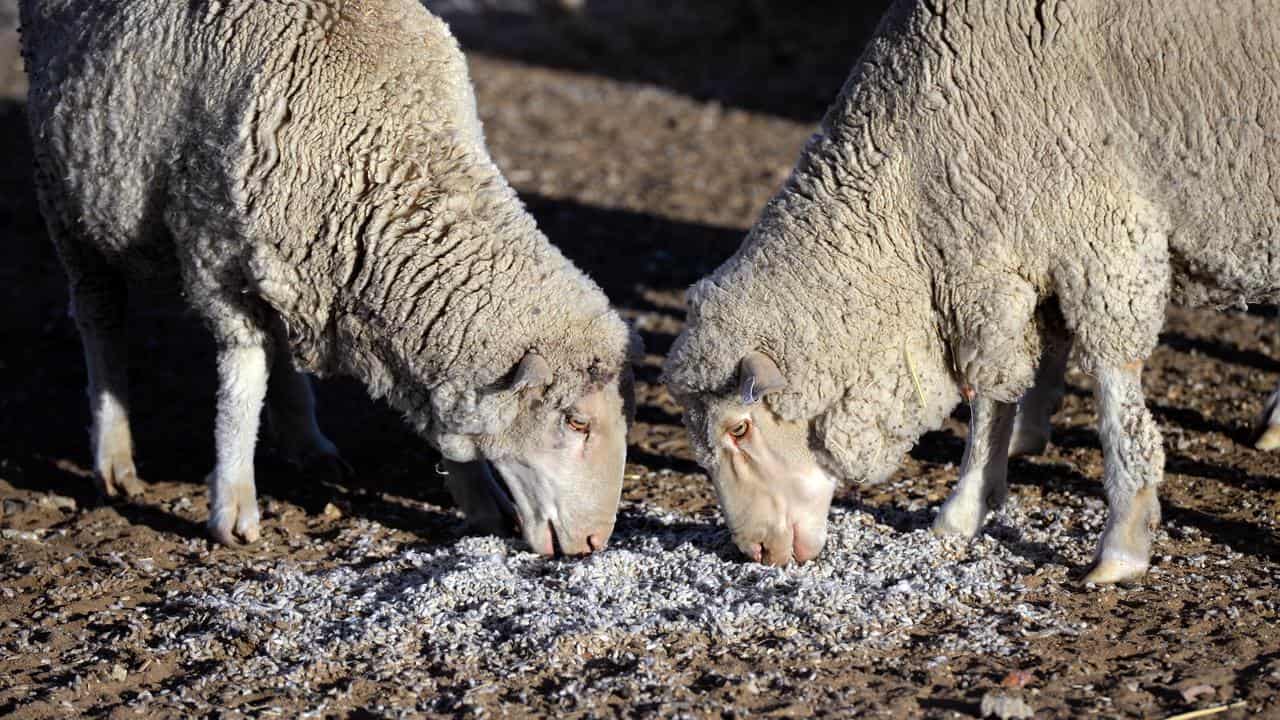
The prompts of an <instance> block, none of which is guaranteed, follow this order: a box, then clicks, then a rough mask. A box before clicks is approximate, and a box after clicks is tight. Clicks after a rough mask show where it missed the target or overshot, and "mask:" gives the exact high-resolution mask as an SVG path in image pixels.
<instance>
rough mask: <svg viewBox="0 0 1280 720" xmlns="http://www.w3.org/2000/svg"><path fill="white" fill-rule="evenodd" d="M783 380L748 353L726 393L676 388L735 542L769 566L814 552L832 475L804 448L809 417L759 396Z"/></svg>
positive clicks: (821, 536) (822, 533) (769, 363)
mask: <svg viewBox="0 0 1280 720" xmlns="http://www.w3.org/2000/svg"><path fill="white" fill-rule="evenodd" d="M786 385H787V381H786V378H784V377H783V375H782V372H781V371H780V370H779V369H778V366H777V365H776V364H775V363H774V362H773V360H771V359H770V358H769V357H768V356H766V355H764V354H762V353H759V352H751V353H748V354H746V355H745V356H744V357H743V358H742V359H741V361H740V362H739V363H738V373H737V378H736V382H735V383H734V384H733V386H732V387H731V388H730V389H729V390H728V391H726V392H723V393H705V392H701V393H689V394H684V393H677V394H678V395H680V399H681V401H682V403H683V404H684V406H685V414H684V418H685V425H686V426H687V427H688V429H689V434H690V437H691V440H692V442H693V445H694V449H695V451H696V453H697V455H698V458H699V460H700V462H701V463H702V465H703V466H704V467H705V468H706V469H707V472H708V473H709V474H710V475H711V482H712V484H713V485H714V486H715V489H716V494H717V495H718V496H719V498H720V506H721V508H722V509H723V511H724V515H725V521H726V522H727V523H728V525H729V529H730V531H731V532H732V533H733V539H734V542H735V543H736V544H737V545H738V547H739V548H740V549H741V550H742V552H744V553H745V554H747V555H748V556H749V557H751V558H752V559H754V560H756V561H758V562H766V563H770V564H773V565H785V564H787V563H789V562H791V561H792V560H795V561H796V562H806V561H808V560H811V559H813V558H814V557H816V556H817V555H818V553H819V552H820V551H821V550H822V546H823V545H824V544H825V543H826V538H827V511H828V509H830V507H831V496H832V494H833V493H834V492H835V480H834V478H833V477H832V476H831V474H829V473H828V472H827V471H826V470H825V469H824V468H823V467H822V466H821V465H820V464H819V462H818V459H817V457H816V456H815V454H814V452H813V450H811V449H810V442H809V438H810V425H811V423H809V422H798V421H793V420H785V419H783V418H781V417H780V416H779V415H778V414H777V413H775V412H774V411H773V410H772V409H770V408H769V406H768V404H767V403H765V402H764V399H765V397H766V396H768V395H770V394H771V393H774V392H778V391H781V390H783V389H784V388H785V387H786Z"/></svg>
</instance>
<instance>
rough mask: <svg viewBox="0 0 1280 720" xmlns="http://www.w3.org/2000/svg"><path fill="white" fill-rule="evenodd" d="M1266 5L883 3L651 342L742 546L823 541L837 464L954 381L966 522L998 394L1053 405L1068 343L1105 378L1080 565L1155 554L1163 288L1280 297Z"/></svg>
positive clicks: (1097, 572) (957, 528) (987, 477)
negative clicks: (706, 269)
mask: <svg viewBox="0 0 1280 720" xmlns="http://www.w3.org/2000/svg"><path fill="white" fill-rule="evenodd" d="M1264 5H1265V6H1266V8H1268V9H1259V8H1255V6H1254V5H1248V4H1232V3H1225V4H1218V3H1201V2H1199V0H1176V1H1175V2H1172V3H1170V2H1156V1H1155V0H1140V1H1138V2H1131V3H1119V2H1102V1H1100V0H1099V1H1095V2H1082V3H1066V2H1053V1H1052V0H1050V1H1049V2H1045V1H1044V0H1038V1H1037V2H1032V1H1031V0H1018V1H1014V2H1009V1H1007V0H999V1H996V0H978V1H976V2H963V3H962V2H952V1H949V0H937V1H933V2H925V1H923V0H900V1H899V2H897V3H896V4H895V5H894V6H893V7H892V8H891V9H890V11H889V12H888V14H887V15H886V17H885V18H884V20H883V21H882V22H881V25H880V28H879V30H878V35H877V37H876V39H875V40H873V42H872V43H871V45H870V46H869V47H868V49H867V51H866V53H865V55H864V56H863V57H862V59H861V60H860V61H859V62H858V63H857V65H856V66H855V67H854V69H853V71H852V73H851V75H850V77H849V79H848V81H847V82H846V84H845V87H844V89H843V91H842V92H841V95H840V97H839V99H838V100H837V101H836V103H835V104H834V106H833V107H832V108H831V109H830V110H829V111H828V113H827V115H826V117H825V118H824V120H823V122H822V124H821V127H820V129H819V130H818V132H817V133H816V134H815V135H814V136H813V137H812V138H811V139H810V140H809V142H808V144H807V145H806V147H805V149H804V151H803V153H802V154H801V157H800V160H799V163H798V164H797V166H796V168H795V170H794V171H793V173H792V175H791V177H790V178H789V179H788V180H787V182H786V183H785V186H784V187H783V188H782V189H781V190H780V191H779V193H778V194H777V195H776V196H775V197H774V198H773V199H772V200H771V201H770V203H769V204H768V206H767V207H766V208H765V210H764V212H763V214H762V216H761V217H760V219H759V221H758V222H757V223H756V224H755V226H754V227H753V228H752V229H751V231H750V233H749V234H748V236H747V238H746V239H745V240H744V242H743V244H742V246H741V247H740V248H739V249H738V251H737V253H736V254H735V255H734V256H733V257H731V258H730V259H729V260H727V261H726V262H725V263H724V264H723V265H722V266H720V267H719V268H718V269H717V270H716V271H715V272H714V273H713V274H712V275H711V276H709V277H707V278H705V279H703V280H702V281H700V282H699V283H697V284H696V285H695V286H694V287H693V288H692V289H691V290H690V292H689V306H690V307H689V314H688V327H687V329H686V330H685V332H684V333H683V334H682V335H681V336H680V337H679V338H678V339H677V341H676V343H675V345H674V346H673V349H672V352H671V354H670V356H669V358H668V361H667V365H666V368H665V373H664V374H665V378H666V382H667V383H668V385H669V386H670V389H671V390H672V392H673V394H674V395H675V396H676V398H677V399H679V400H680V401H681V402H682V404H683V405H684V407H685V422H686V424H687V426H688V429H689V431H690V434H691V436H692V443H693V445H694V447H695V450H696V453H697V454H698V456H699V459H700V461H701V463H702V464H703V465H704V466H705V467H706V468H707V469H708V471H709V472H710V474H711V477H712V480H713V482H714V484H715V487H716V489H717V492H718V494H719V496H720V499H721V501H722V504H723V508H724V511H725V516H726V520H727V523H728V525H729V527H730V529H731V531H732V532H733V535H734V537H735V540H736V542H737V544H738V545H739V547H740V548H741V549H742V550H743V551H744V552H745V553H747V554H749V555H751V556H752V557H754V558H756V559H761V560H767V561H770V562H775V563H785V562H788V561H789V560H791V559H792V558H793V557H794V558H795V559H796V560H799V561H803V560H806V559H808V558H810V557H812V556H813V555H815V554H817V552H818V551H819V550H820V549H821V547H822V544H823V542H824V539H825V532H826V531H825V528H826V512H827V509H828V506H829V504H830V501H831V496H832V491H833V488H834V485H835V480H836V478H848V479H852V480H857V481H868V482H875V481H877V480H881V479H884V478H885V477H887V476H888V475H889V474H890V473H892V472H893V470H894V468H895V466H896V464H897V463H898V461H899V460H900V458H901V456H902V454H903V453H904V452H905V451H906V450H907V449H908V448H909V447H910V446H911V445H912V444H913V443H914V442H915V441H916V440H917V439H918V438H919V436H920V435H921V434H922V433H924V432H925V431H927V430H929V429H931V428H936V427H938V426H939V425H940V424H941V423H942V421H943V419H944V418H946V417H947V415H948V414H949V413H950V412H951V410H952V409H953V408H954V407H955V406H956V404H957V403H958V402H959V400H960V399H961V398H962V397H964V398H967V399H969V400H970V404H971V412H972V419H971V421H970V427H969V443H968V447H967V448H966V450H965V454H964V459H963V462H962V466H961V469H960V480H959V484H958V485H957V487H956V490H955V492H954V493H953V494H952V496H951V498H950V499H949V500H948V501H947V503H946V504H945V505H944V506H943V507H942V510H941V512H940V514H939V516H938V518H937V521H936V525H935V527H936V528H937V530H938V531H939V532H942V533H955V534H961V535H973V534H975V533H977V532H978V531H979V530H980V528H981V524H982V521H983V518H984V516H985V514H986V512H987V511H988V510H989V509H990V508H993V507H996V506H998V505H999V504H1000V503H1001V501H1002V500H1003V499H1004V497H1005V494H1006V484H1005V475H1006V459H1007V454H1008V452H1009V446H1010V438H1011V434H1012V425H1013V423H1014V418H1015V409H1016V403H1017V401H1018V400H1019V398H1020V397H1022V396H1023V395H1024V393H1026V391H1027V390H1028V388H1030V387H1032V386H1033V385H1036V386H1037V388H1038V389H1037V392H1035V393H1033V394H1032V399H1033V400H1034V403H1033V404H1035V403H1039V405H1040V406H1041V407H1040V409H1034V408H1032V409H1030V410H1029V411H1028V414H1029V415H1039V416H1041V417H1039V418H1037V419H1029V420H1028V421H1027V428H1028V429H1029V428H1031V427H1033V426H1039V427H1042V428H1043V427H1044V421H1045V419H1047V412H1045V411H1044V409H1043V408H1044V407H1050V408H1051V406H1052V404H1053V403H1052V397H1051V396H1052V391H1051V390H1045V389H1044V388H1046V387H1049V388H1051V387H1052V386H1053V384H1054V382H1053V379H1052V376H1053V374H1054V373H1055V372H1057V373H1059V374H1060V369H1055V366H1057V367H1060V366H1061V365H1062V364H1063V363H1064V362H1065V358H1066V353H1067V348H1068V347H1069V348H1070V352H1071V353H1072V355H1073V357H1074V358H1076V359H1077V360H1078V362H1079V364H1080V366H1081V367H1082V368H1083V369H1084V371H1085V372H1087V373H1088V374H1090V375H1091V376H1092V377H1093V379H1094V380H1095V382H1096V397H1097V400H1098V413H1099V430H1100V433H1099V434H1100V437H1101V441H1102V447H1103V452H1104V459H1105V471H1104V481H1103V482H1104V488H1105V492H1106V497H1107V501H1108V504H1109V520H1108V523H1107V526H1106V528H1105V530H1104V531H1103V534H1102V537H1101V540H1100V543H1099V546H1098V551H1097V555H1096V558H1095V561H1094V563H1093V564H1092V567H1091V571H1090V573H1089V574H1088V576H1087V580H1089V581H1094V582H1113V581H1121V580H1127V579H1132V578H1135V577H1137V576H1140V575H1141V574H1142V573H1143V572H1144V571H1145V570H1146V568H1147V565H1148V560H1149V556H1150V543H1151V540H1150V537H1151V536H1150V528H1151V527H1152V526H1153V525H1155V524H1156V523H1157V522H1158V519H1159V516H1160V510H1159V503H1158V500H1157V497H1156V488H1157V485H1158V484H1159V482H1160V479H1161V476H1162V468H1163V466H1164V454H1163V450H1162V449H1161V443H1160V435H1159V431H1158V429H1157V427H1156V424H1155V422H1154V421H1153V419H1152V416H1151V413H1150V412H1149V411H1148V410H1147V408H1146V406H1145V404H1144V401H1143V393H1142V386H1141V379H1140V378H1141V369H1142V365H1143V361H1144V360H1145V359H1146V358H1147V357H1148V356H1149V355H1150V353H1151V351H1152V349H1153V348H1154V346H1155V344H1156V339H1157V333H1158V332H1159V330H1160V327H1161V325H1162V323H1163V321H1164V314H1165V308H1166V305H1167V302H1168V301H1169V300H1170V299H1172V300H1174V301H1177V302H1180V303H1184V304H1189V305H1212V306H1240V305H1242V304H1243V303H1245V302H1274V301H1275V300H1277V299H1280V252H1277V247H1278V245H1277V241H1276V240H1275V238H1274V235H1273V232H1274V231H1273V226H1274V222H1275V216H1276V211H1277V208H1278V207H1280V202H1278V201H1277V199H1278V198H1277V196H1278V194H1280V185H1278V184H1277V180H1276V178H1277V177H1280V176H1278V175H1276V174H1275V173H1273V172H1272V171H1271V168H1275V167H1280V143H1277V142H1275V139H1274V138H1275V133H1276V132H1277V131H1278V130H1280V128H1277V125H1276V118H1277V117H1280V86H1277V85H1276V84H1275V83H1273V82H1272V80H1271V79H1272V78H1274V77H1276V76H1277V75H1280V51H1278V50H1277V48H1280V5H1271V4H1264ZM1042 356H1043V360H1042V359H1041V358H1042ZM1037 368H1039V369H1040V371H1041V372H1040V374H1041V375H1042V376H1043V377H1041V378H1040V379H1039V380H1037V378H1036V376H1037ZM1023 444H1024V445H1027V446H1028V449H1030V450H1034V445H1035V444H1036V443H1035V442H1034V441H1023ZM1020 449H1021V448H1020Z"/></svg>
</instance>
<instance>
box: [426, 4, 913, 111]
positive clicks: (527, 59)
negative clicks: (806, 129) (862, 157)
mask: <svg viewBox="0 0 1280 720" xmlns="http://www.w3.org/2000/svg"><path fill="white" fill-rule="evenodd" d="M425 4H426V5H427V7H428V8H430V9H431V10H432V11H433V12H435V13H437V14H438V15H440V16H441V17H443V18H444V19H445V20H446V21H448V23H449V26H450V27H451V28H452V29H453V32H454V34H455V35H456V36H457V37H458V39H459V40H460V41H461V43H462V45H463V47H464V48H465V49H467V50H468V51H479V52H482V53H485V54H490V55H497V56H500V57H505V58H509V59H512V60H518V61H520V62H523V63H528V64H534V65H543V66H547V67H554V68H560V69H564V70H574V71H577V72H584V73H590V74H595V75H605V76H608V77H611V78H614V79H616V80H623V81H627V82H638V83H648V84H653V85H661V86H663V87H666V88H669V89H671V90H674V91H676V92H678V93H681V94H684V95H687V96H690V97H693V98H696V99H699V100H713V101H717V102H720V103H721V104H724V105H730V106H735V107H740V108H744V109H748V110H754V111H760V112H767V113H770V114H772V115H778V116H782V117H788V118H792V119H796V120H801V121H806V122H815V121H817V120H818V119H820V118H821V117H822V114H823V112H825V110H826V108H827V106H828V105H829V104H830V103H831V100H832V99H833V98H834V97H835V96H836V93H837V92H839V90H840V87H841V85H842V84H843V83H844V79H845V76H846V75H847V74H848V72H849V68H850V67H852V66H853V63H854V61H856V60H857V59H858V56H859V55H860V54H861V53H862V49H863V47H864V45H865V44H866V42H867V41H868V40H869V39H870V38H871V35H872V33H873V31H874V30H875V28H876V25H877V23H878V22H879V20H880V17H881V16H882V15H883V14H884V11H885V9H886V8H887V7H888V6H889V4H890V2H889V0H872V1H871V2H835V1H834V0H818V1H816V2H804V3H777V2H760V1H759V0H478V1H477V0H426V2H425ZM574 6H577V7H576V9H574Z"/></svg>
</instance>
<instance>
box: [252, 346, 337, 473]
mask: <svg viewBox="0 0 1280 720" xmlns="http://www.w3.org/2000/svg"><path fill="white" fill-rule="evenodd" d="M277 356H278V357H277V359H276V361H275V363H274V364H273V366H272V370H271V377H270V380H269V381H268V386H267V399H266V404H267V412H266V419H267V428H266V429H267V434H268V436H269V437H270V439H271V441H272V444H274V445H275V447H276V449H277V450H278V451H279V452H280V454H281V455H283V456H284V458H285V459H286V460H287V461H289V462H290V463H292V464H294V465H296V466H299V467H320V466H323V467H326V468H328V469H329V470H330V471H331V472H332V473H335V474H337V475H338V476H339V478H335V479H340V478H341V476H343V475H346V474H349V468H347V466H346V463H345V462H344V461H343V460H342V457H341V454H340V453H339V452H338V448H337V446H335V445H334V444H333V442H332V441H330V440H329V438H328V437H326V436H325V434H324V432H323V431H322V430H321V429H320V424H319V422H318V421H317V420H316V402H315V396H314V395H313V393H312V391H311V381H310V379H309V378H308V377H307V376H306V375H305V374H303V373H300V372H298V371H297V370H295V369H294V368H293V364H292V363H291V362H290V361H289V358H288V353H287V350H286V349H284V348H279V349H277Z"/></svg>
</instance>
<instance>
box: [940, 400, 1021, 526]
mask: <svg viewBox="0 0 1280 720" xmlns="http://www.w3.org/2000/svg"><path fill="white" fill-rule="evenodd" d="M1016 410H1017V406H1015V405H1013V404H1012V403H1002V402H997V401H995V400H989V399H985V398H981V397H979V398H975V399H974V401H973V404H972V405H971V406H970V417H969V441H968V443H966V445H965V449H964V460H963V461H962V462H961V465H960V480H959V482H957V483H956V489H955V490H954V491H952V493H951V497H949V498H947V502H946V503H944V504H943V506H942V509H941V510H940V511H939V512H938V517H937V519H936V520H934V523H933V531H934V532H936V533H938V534H939V535H961V536H964V537H973V536H974V535H977V534H978V531H979V530H981V529H982V522H983V520H984V519H986V516H987V513H988V512H989V511H991V510H994V509H996V508H998V507H1000V506H1001V505H1003V504H1004V501H1005V499H1006V498H1007V497H1008V495H1009V486H1008V482H1007V477H1008V472H1009V439H1010V436H1011V434H1012V432H1013V419H1014V414H1015V412H1016Z"/></svg>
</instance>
